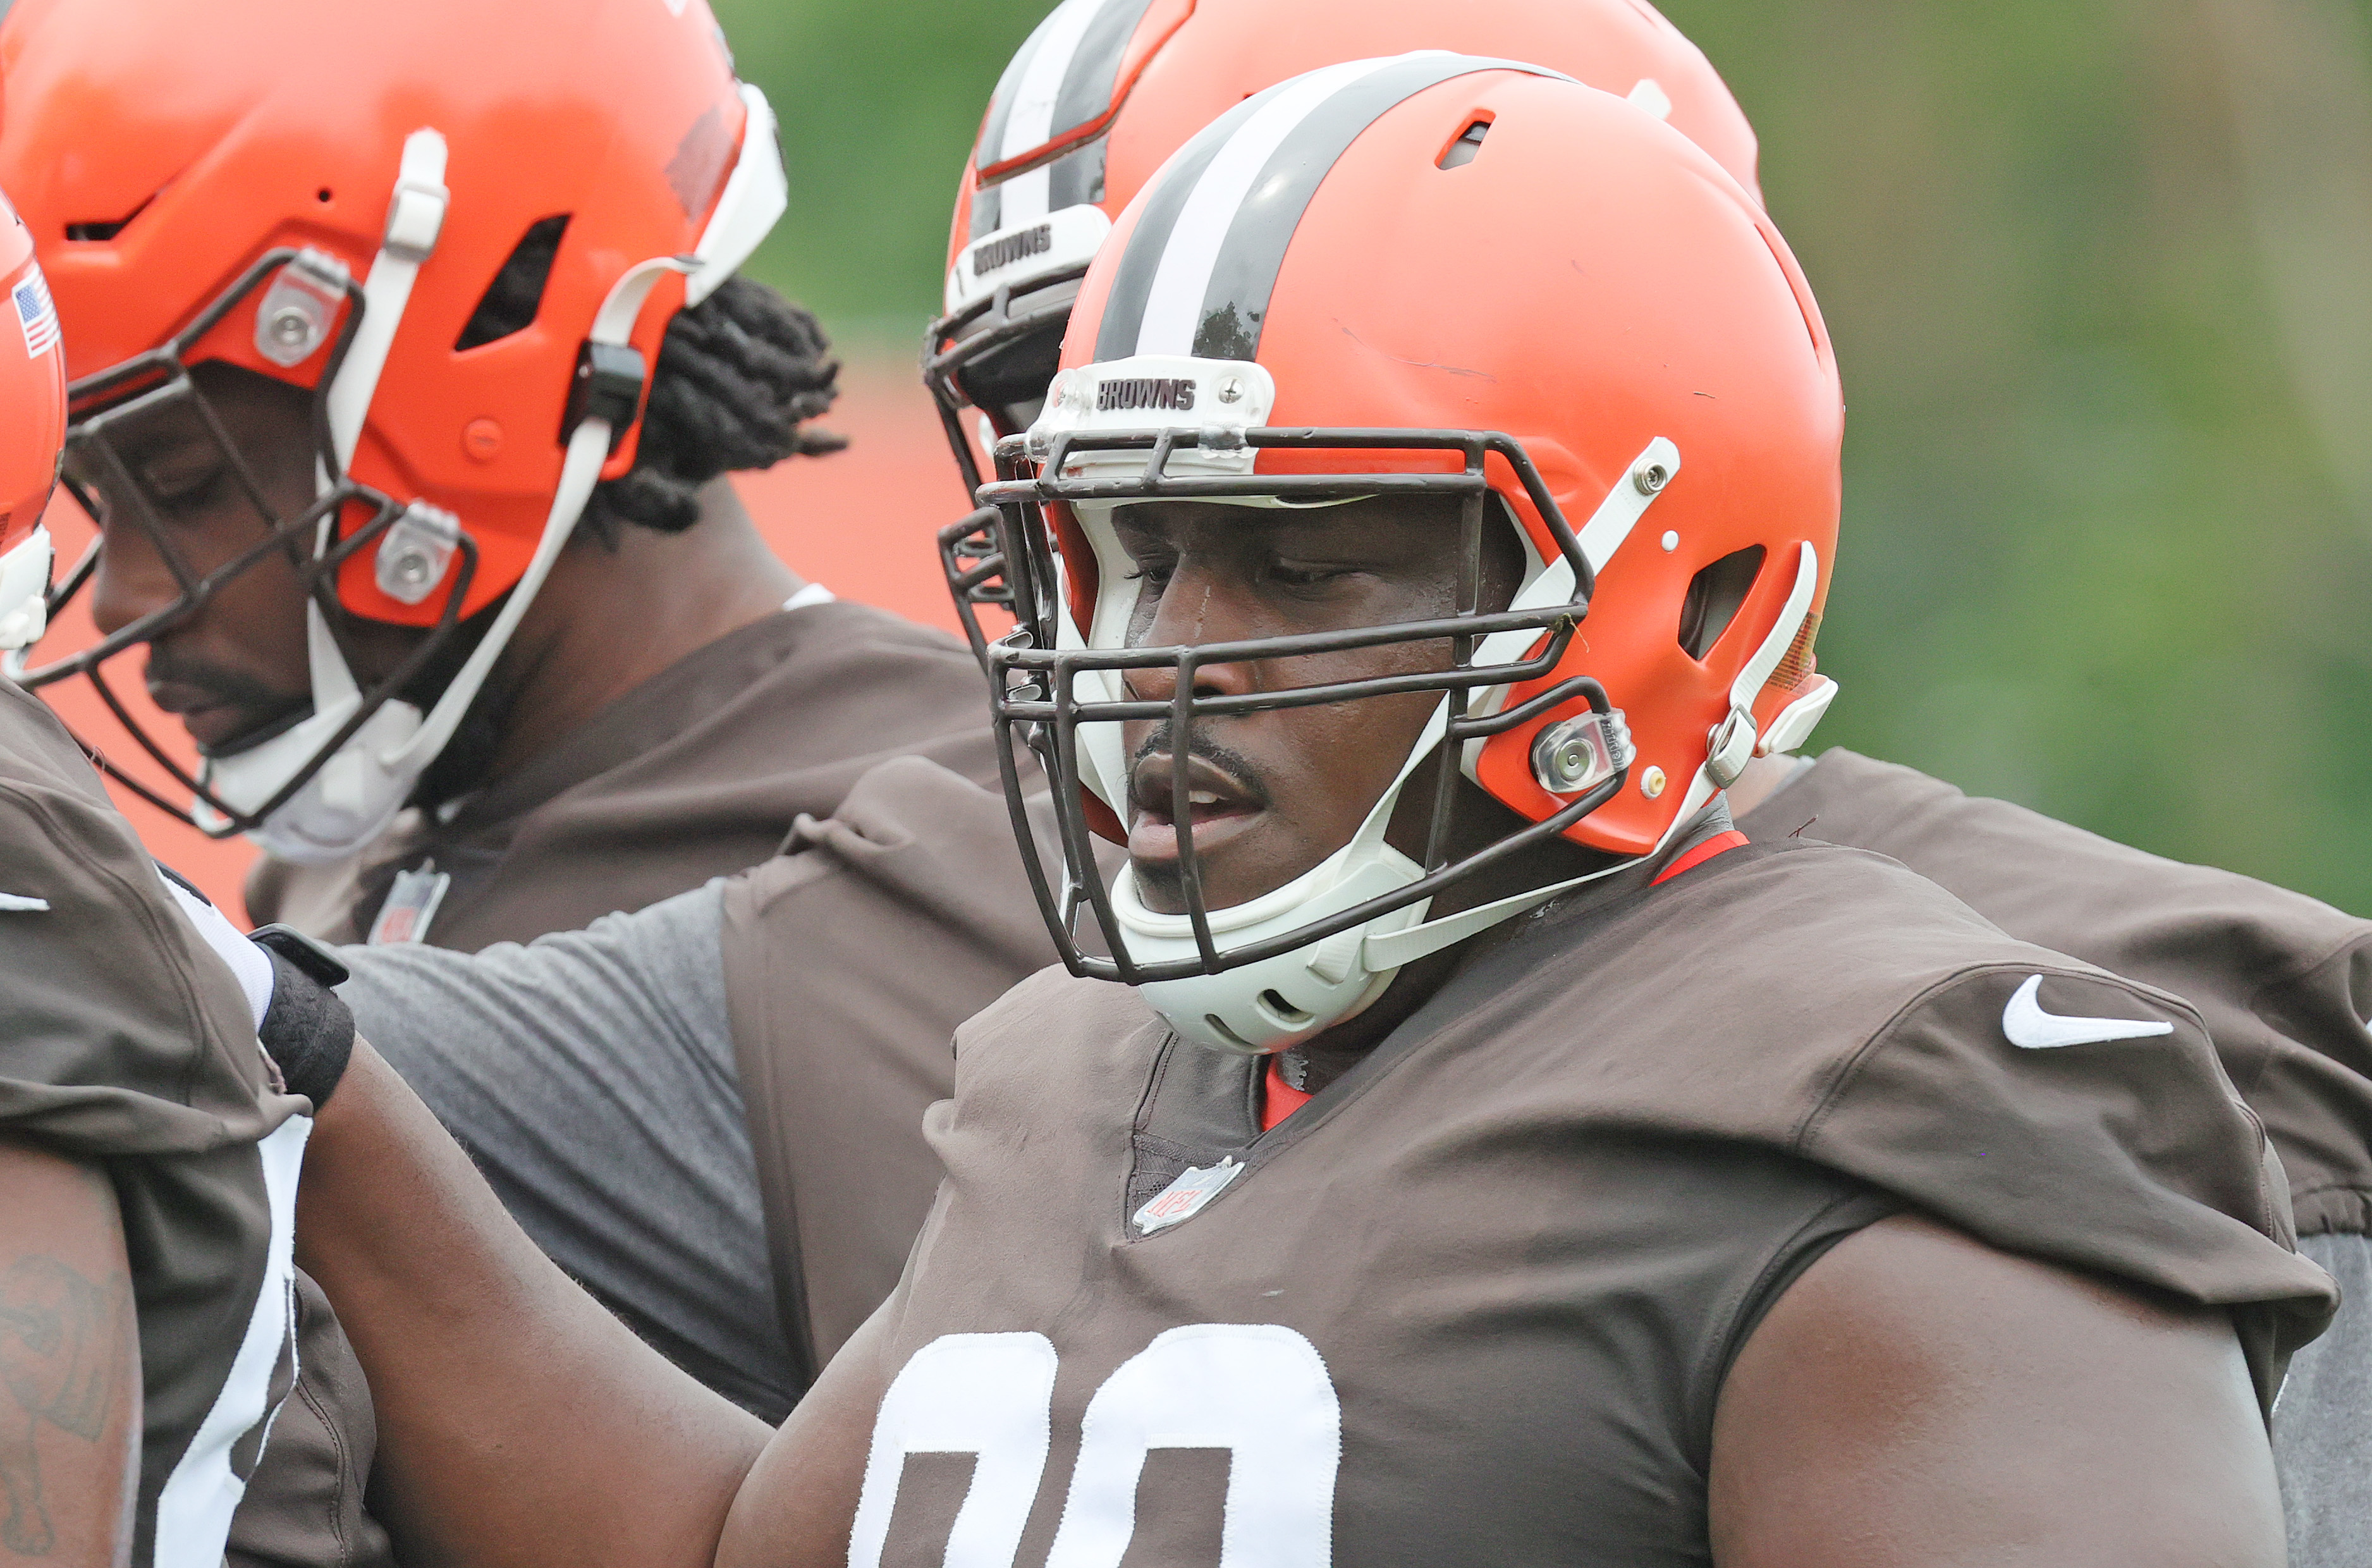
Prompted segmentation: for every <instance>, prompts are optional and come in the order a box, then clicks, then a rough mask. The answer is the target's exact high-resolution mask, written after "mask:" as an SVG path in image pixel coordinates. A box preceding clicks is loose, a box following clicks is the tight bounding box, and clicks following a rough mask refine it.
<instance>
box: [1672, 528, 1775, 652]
mask: <svg viewBox="0 0 2372 1568" xmlns="http://www.w3.org/2000/svg"><path fill="white" fill-rule="evenodd" d="M1761 574H1762V546H1761V545H1759V544H1750V545H1748V546H1747V547H1746V548H1745V549H1744V550H1739V551H1733V552H1730V553H1729V554H1727V555H1725V556H1723V557H1722V558H1721V559H1720V560H1718V561H1716V562H1715V563H1713V564H1712V565H1710V566H1707V567H1706V568H1705V569H1704V570H1703V571H1702V572H1699V573H1698V574H1697V575H1695V576H1693V577H1692V578H1690V579H1689V592H1688V597H1687V598H1684V599H1682V600H1681V601H1680V646H1681V647H1682V648H1684V649H1686V650H1687V652H1688V656H1689V657H1691V658H1692V659H1702V658H1703V657H1704V656H1705V655H1706V654H1707V653H1709V652H1710V651H1712V648H1713V645H1715V643H1718V642H1720V641H1721V634H1722V633H1724V632H1727V631H1728V630H1729V623H1730V622H1731V621H1734V620H1736V619H1737V618H1738V606H1740V605H1742V604H1744V603H1745V602H1746V595H1747V590H1749V589H1750V588H1751V587H1754V579H1755V578H1756V577H1757V576H1759V575H1761Z"/></svg>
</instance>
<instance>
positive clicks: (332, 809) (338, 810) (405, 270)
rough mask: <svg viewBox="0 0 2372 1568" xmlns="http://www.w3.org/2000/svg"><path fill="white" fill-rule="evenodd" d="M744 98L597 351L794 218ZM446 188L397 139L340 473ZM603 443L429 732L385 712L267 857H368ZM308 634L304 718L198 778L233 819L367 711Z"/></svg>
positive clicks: (321, 780)
mask: <svg viewBox="0 0 2372 1568" xmlns="http://www.w3.org/2000/svg"><path fill="white" fill-rule="evenodd" d="M738 93H739V96H740V99H741V101H742V104H743V106H744V108H745V110H747V114H746V118H745V121H744V124H743V131H742V138H741V149H740V153H739V155H738V157H736V159H735V161H734V166H733V170H732V173H731V174H730V175H728V176H727V180H726V185H725V189H724V191H723V192H721V193H720V195H719V197H718V200H717V204H716V208H715V211H714V212H713V213H712V214H711V215H710V216H709V221H708V223H707V225H706V226H705V227H703V230H702V231H701V236H700V239H699V242H698V244H697V245H696V247H695V248H694V250H692V253H691V254H689V255H685V256H664V257H655V258H653V259H651V260H649V261H643V262H641V263H640V264H638V265H636V266H634V267H633V268H630V269H629V270H628V271H627V272H626V273H625V274H624V275H623V276H622V277H620V278H619V279H618V281H617V282H616V283H615V284H613V285H610V293H609V295H608V296H607V297H606V298H605V299H604V300H603V301H602V304H601V308H600V310H599V313H598V314H597V315H596V316H595V317H594V321H593V329H592V331H591V332H590V333H588V334H587V336H588V338H589V339H590V341H591V342H593V343H599V344H608V345H612V346H622V345H623V344H625V343H626V342H627V340H628V338H629V336H630V335H631V334H632V333H633V331H634V320H635V318H636V317H638V316H639V315H640V314H641V313H642V308H643V304H644V302H645V300H646V299H648V298H649V297H650V292H651V289H652V287H653V285H656V284H657V282H658V280H659V278H660V277H662V276H663V275H665V274H666V273H670V272H674V273H689V274H691V281H690V283H688V284H687V285H686V288H685V303H686V304H687V305H688V306H689V305H696V304H698V303H699V302H700V301H701V300H702V299H703V298H704V297H705V296H707V295H709V294H710V293H712V292H714V291H715V288H716V287H717V285H719V284H721V283H723V282H724V281H725V279H727V277H729V276H731V275H732V274H733V273H734V272H735V271H736V270H738V268H739V266H740V265H741V263H742V262H744V261H748V260H749V258H750V253H751V252H752V251H754V250H756V249H757V247H758V244H759V242H760V241H762V239H764V238H765V237H766V235H767V233H768V231H770V230H771V229H772V228H773V226H774V224H775V222H776V221H777V220H778V219H780V218H781V216H782V215H783V212H784V210H785V206H786V205H787V203H788V183H787V181H786V180H785V177H784V173H783V161H782V149H781V146H780V144H779V143H778V142H777V140H776V137H775V130H774V114H773V109H772V108H771V107H770V106H769V105H768V104H767V102H766V97H765V94H763V93H762V92H761V91H759V90H758V89H757V88H756V87H751V86H750V85H748V84H747V83H743V84H740V85H739V87H738ZM445 172H446V144H445V138H444V136H443V135H442V134H439V133H438V132H436V131H435V130H434V129H427V128H424V129H422V130H418V131H414V132H413V134H411V135H410V136H407V137H406V138H405V139H404V144H403V158H402V163H401V168H400V170H399V172H398V173H397V176H396V183H395V192H394V194H393V196H392V197H391V198H390V203H389V205H388V218H387V231H386V235H385V238H383V239H382V241H381V243H380V247H379V251H378V257H377V258H376V259H375V260H374V261H372V263H371V270H370V275H369V277H368V278H367V279H366V281H365V283H364V285H363V297H364V300H365V308H364V312H363V319H362V323H361V324H360V325H359V326H358V327H357V328H356V329H355V339H354V342H353V343H351V344H350V345H348V348H347V352H346V358H345V361H344V364H343V366H341V368H340V370H339V374H338V378H337V379H336V380H335V381H334V382H332V383H331V387H330V390H329V393H328V396H327V398H326V399H325V413H326V417H327V420H328V424H329V427H330V439H331V448H332V450H333V452H334V453H335V455H336V458H337V461H338V465H339V468H340V469H341V470H344V469H346V468H347V467H349V466H350V465H351V464H352V462H353V459H354V454H355V445H356V443H357V442H358V441H359V440H360V438H361V436H362V429H363V425H364V423H365V421H366V418H367V416H368V414H369V412H370V406H371V401H372V400H373V398H374V397H376V396H377V394H378V382H379V376H380V373H381V372H382V371H383V370H384V369H385V367H386V365H387V356H388V352H389V350H390V347H392V345H393V343H394V342H395V334H396V330H397V328H398V327H399V326H400V325H401V322H402V319H403V314H404V310H405V308H406V307H407V306H408V305H409V304H410V303H411V299H412V289H413V283H414V282H415V281H416V280H417V278H418V276H419V273H420V267H421V264H422V263H423V262H424V261H426V260H427V259H428V257H429V255H430V253H431V252H432V251H434V250H435V249H436V239H437V236H438V234H439V233H440V232H441V231H442V229H443V227H444V223H445V215H446V209H447V207H448V205H449V203H450V200H451V198H450V194H449V192H448V191H447V189H446V186H445V182H444V181H445ZM611 432H612V427H611V424H610V421H609V420H607V419H604V418H600V417H587V418H586V419H585V420H584V421H582V422H581V423H580V424H578V425H577V426H576V429H575V430H574V431H572V432H571V433H570V435H569V438H568V447H567V452H566V456H565V457H564V459H562V463H561V470H560V482H559V485H558V487H557V489H556V490H555V491H554V493H553V495H552V509H551V511H550V512H549V513H548V514H546V516H545V519H544V525H543V531H542V532H541V534H540V535H539V536H538V538H537V540H536V548H535V553H534V554H533V555H532V556H530V557H529V561H528V565H527V569H526V571H524V572H523V573H522V574H521V575H520V576H519V580H518V581H517V583H516V584H515V585H513V587H512V588H511V592H510V596H509V598H507V599H506V601H505V603H504V605H503V609H502V611H501V613H500V614H499V615H497V616H496V617H495V620H494V625H493V626H492V627H490V628H488V630H487V633H486V635H485V636H484V638H483V639H482V640H481V641H480V642H479V645H478V646H477V647H476V648H475V649H474V650H473V651H472V652H471V656H470V657H469V659H468V661H467V662H466V663H464V664H463V665H462V667H461V669H460V672H459V674H458V675H456V676H455V677H454V679H453V680H452V682H451V683H450V684H449V685H448V686H447V687H446V689H445V691H443V692H442V693H441V694H440V695H439V696H438V698H437V701H436V706H435V707H433V708H432V709H430V711H429V712H428V713H427V714H426V715H425V716H424V715H423V714H421V712H420V710H419V709H418V708H416V707H414V706H413V704H411V703H405V702H401V701H397V700H390V701H388V702H386V703H381V704H380V705H379V707H378V710H377V711H376V712H374V713H373V714H371V715H370V717H369V718H368V719H366V720H365V721H364V723H363V725H362V726H361V727H360V728H359V729H357V730H356V731H355V734H354V735H353V736H351V737H350V738H348V739H347V740H346V742H345V744H344V745H343V746H341V747H340V748H339V749H338V750H337V752H336V754H335V755H333V756H331V757H330V758H329V759H328V760H327V761H324V762H322V763H321V765H320V767H319V768H318V769H316V770H315V772H314V775H313V777H312V778H310V779H308V781H306V784H305V785H304V787H303V788H301V789H299V790H298V791H297V794H296V795H295V796H292V797H291V798H290V799H289V800H288V801H287V803H286V804H285V805H284V806H282V807H280V808H279V809H278V810H276V811H274V812H273V814H272V816H271V817H270V818H269V819H266V821H265V822H264V823H263V825H262V827H261V828H260V829H258V830H257V831H256V832H255V834H254V837H256V838H257V839H258V840H259V841H260V842H262V844H263V845H264V847H265V848H266V849H268V850H270V851H271V852H272V853H273V854H276V855H279V856H280V857H282V858H283V859H285V860H290V861H295V862H297V863H298V864H315V865H317V864H321V863H324V862H329V861H334V860H338V859H341V858H343V856H345V855H347V854H352V853H353V852H354V851H355V850H356V849H359V848H360V847H362V846H363V845H364V844H366V843H367V842H370V841H371V840H372V839H373V838H376V837H377V836H378V834H379V833H380V832H381V831H382V830H385V828H386V827H387V824H388V823H389V822H390V820H392V819H394V816H395V814H396V812H397V811H399V810H401V808H402V806H403V802H404V801H405V800H406V799H407V798H409V797H410V796H411V794H412V789H413V784H416V783H417V782H418V780H419V777H420V775H421V773H422V772H424V771H425V770H426V769H427V767H428V765H429V764H430V763H431V762H433V761H436V758H437V756H438V754H439V753H441V752H442V751H443V750H444V749H445V747H446V744H447V743H448V741H450V740H451V739H452V737H453V732H454V730H455V729H456V728H457V727H459V725H460V722H461V718H462V715H463V714H465V713H467V712H468V710H469V706H470V704H471V702H472V701H474V700H475V699H476V697H477V694H478V692H479V691H481V690H482V689H483V687H484V685H485V681H486V678H487V677H488V675H490V674H491V673H492V672H493V669H494V662H495V660H496V659H498V658H500V657H501V656H502V653H503V651H504V649H505V648H506V647H507V646H508V645H509V643H510V640H511V637H512V635H513V634H514V633H516V632H517V629H518V625H519V621H520V620H521V619H522V618H523V617H524V616H525V615H526V614H527V612H528V609H529V606H531V605H532V604H533V603H534V602H535V598H536V596H537V594H538V593H539V592H540V591H541V589H542V587H543V584H544V580H545V578H546V577H548V576H549V575H551V572H552V564H553V563H554V562H556V561H557V560H558V559H559V556H560V552H561V551H562V549H563V548H564V547H565V546H566V545H567V543H568V540H569V539H570V537H571V536H572V535H573V534H574V533H575V531H576V521H577V518H578V517H581V516H583V514H584V511H585V507H586V505H587V502H589V501H590V500H591V499H592V495H593V489H594V486H595V485H597V484H599V482H600V478H601V469H602V466H603V465H604V464H605V463H606V462H607V461H608V460H609V456H610V436H611ZM317 481H318V483H319V485H320V490H321V492H322V493H324V494H326V493H327V491H328V490H329V488H330V476H329V473H328V472H327V470H326V469H324V470H321V471H320V472H319V473H318V475H317ZM331 526H332V519H331V518H327V517H325V518H323V519H322V522H321V528H320V535H319V537H318V538H317V539H316V540H315V550H316V552H317V553H319V552H321V551H325V550H327V549H328V548H329V544H330V532H331ZM305 630H306V656H307V664H308V671H309V675H310V678H311V683H312V691H313V713H312V715H311V716H310V717H309V718H308V719H306V720H305V721H304V722H303V723H301V724H298V725H297V726H294V727H292V728H291V729H289V730H288V731H286V732H285V734H282V735H280V736H276V737H274V738H273V739H272V740H270V741H267V742H265V743H264V744H263V745H261V746H258V747H255V748H253V749H250V750H248V751H243V752H241V753H239V754H238V755H237V756H234V757H227V758H223V759H221V760H219V761H210V762H209V763H208V764H207V767H206V770H205V772H204V775H203V782H204V783H205V784H207V786H208V787H209V788H211V789H213V790H214V791H215V793H216V794H217V795H219V796H221V797H222V798H223V799H225V800H227V801H229V802H231V803H232V804H234V805H238V806H239V807H241V808H242V809H250V810H251V809H252V808H253V807H254V806H256V805H260V804H261V803H262V802H263V801H266V800H269V799H270V798H271V797H272V796H273V795H274V794H275V793H277V792H278V791H279V790H280V789H282V788H283V787H285V784H286V782H287V780H288V779H289V778H290V777H291V776H293V775H294V774H295V773H296V772H297V771H299V770H300V769H302V768H304V767H305V766H307V765H308V763H309V762H310V761H312V760H313V758H314V757H315V756H317V755H318V754H319V753H320V749H321V748H323V747H324V746H326V745H327V744H328V743H329V741H330V739H331V737H333V736H334V735H335V734H336V733H337V732H338V731H339V730H340V729H342V728H343V727H344V726H345V725H346V724H347V723H348V722H349V721H350V720H351V719H352V718H353V716H354V714H355V711H356V710H357V709H358V708H359V707H360V706H361V704H362V701H363V697H362V691H361V687H360V683H359V682H357V681H356V680H355V676H354V671H353V670H352V669H351V668H348V666H347V664H346V660H345V656H344V655H343V653H342V652H341V651H340V650H339V647H338V645H337V639H336V638H335V637H333V636H332V635H331V633H330V627H329V621H328V619H327V618H326V617H325V616H324V615H323V614H322V612H321V608H320V604H319V603H318V602H314V601H311V600H308V602H307V604H306V607H305ZM193 815H195V816H196V817H197V818H198V819H199V821H200V824H201V825H202V826H210V825H213V824H212V823H209V822H208V820H207V819H209V818H212V819H214V822H215V823H219V822H220V820H221V819H220V818H219V817H217V816H216V815H215V813H213V812H211V811H209V810H208V809H207V808H206V807H205V806H204V804H203V802H200V803H199V804H198V805H197V807H195V808H194V811H193Z"/></svg>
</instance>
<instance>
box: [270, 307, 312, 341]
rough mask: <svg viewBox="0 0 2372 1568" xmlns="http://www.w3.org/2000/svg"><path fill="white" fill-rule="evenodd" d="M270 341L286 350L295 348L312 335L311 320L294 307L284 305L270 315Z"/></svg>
mask: <svg viewBox="0 0 2372 1568" xmlns="http://www.w3.org/2000/svg"><path fill="white" fill-rule="evenodd" d="M270 331H271V332H272V341H273V342H274V343H279V344H282V345H283V346H284V347H287V348H292V349H293V348H297V347H300V346H302V345H303V344H304V343H305V340H306V339H308V338H309V337H311V336H312V335H313V322H312V319H311V318H310V317H309V316H308V315H307V314H306V313H305V312H304V311H302V310H300V309H298V308H297V307H296V306H294V305H284V306H282V307H281V308H279V309H277V310H274V311H273V313H272V322H271V327H270Z"/></svg>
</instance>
